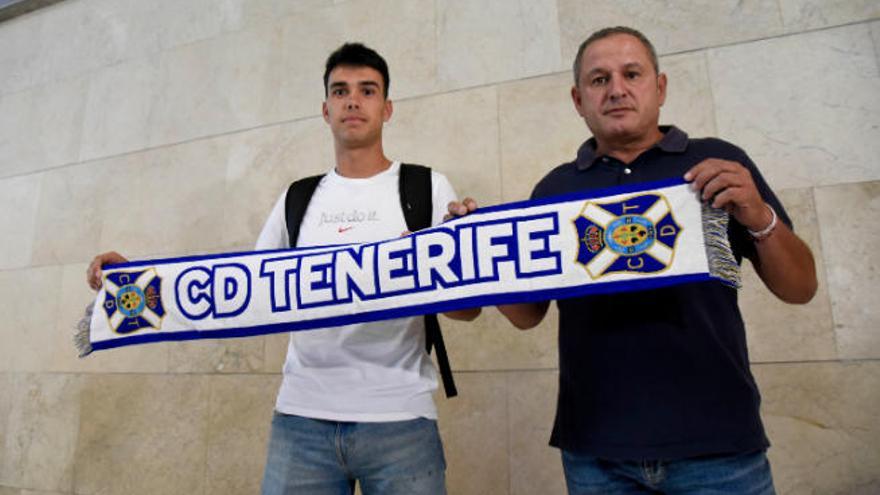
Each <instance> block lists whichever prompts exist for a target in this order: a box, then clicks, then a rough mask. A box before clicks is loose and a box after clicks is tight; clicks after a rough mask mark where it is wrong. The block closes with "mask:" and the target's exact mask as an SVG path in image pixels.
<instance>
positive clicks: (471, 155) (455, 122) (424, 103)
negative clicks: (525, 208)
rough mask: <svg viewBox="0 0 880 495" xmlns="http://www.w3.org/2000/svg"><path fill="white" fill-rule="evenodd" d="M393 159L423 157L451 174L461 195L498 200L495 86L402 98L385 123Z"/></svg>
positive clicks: (485, 202)
mask: <svg viewBox="0 0 880 495" xmlns="http://www.w3.org/2000/svg"><path fill="white" fill-rule="evenodd" d="M385 150H386V152H387V153H386V154H387V155H388V156H389V157H390V158H391V159H396V160H401V161H404V162H409V163H421V164H424V165H429V166H431V167H433V168H435V169H436V170H437V171H438V172H441V173H443V174H444V175H446V176H447V178H449V181H450V182H451V183H452V185H453V187H454V188H455V192H456V193H457V194H458V196H459V197H460V198H465V197H467V196H471V197H474V198H477V199H478V200H479V202H480V204H483V205H490V204H495V203H498V202H500V200H501V195H500V192H501V191H500V190H499V187H498V178H499V175H500V170H499V164H498V156H499V155H498V103H497V96H496V91H495V88H493V87H488V88H479V89H473V90H467V91H460V92H454V93H446V94H441V95H437V96H431V97H426V98H417V99H413V100H407V101H402V102H399V103H398V104H397V105H396V106H395V109H394V115H393V116H392V117H391V121H390V122H389V123H388V124H387V125H386V127H385Z"/></svg>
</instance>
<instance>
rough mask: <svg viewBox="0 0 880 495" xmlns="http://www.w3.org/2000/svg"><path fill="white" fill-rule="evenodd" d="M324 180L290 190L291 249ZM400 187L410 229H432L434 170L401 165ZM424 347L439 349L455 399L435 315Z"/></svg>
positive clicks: (304, 182) (297, 184) (447, 386)
mask: <svg viewBox="0 0 880 495" xmlns="http://www.w3.org/2000/svg"><path fill="white" fill-rule="evenodd" d="M323 177H324V175H315V176H312V177H306V178H304V179H300V180H297V181H294V182H293V183H292V184H291V185H290V188H289V189H288V190H287V197H286V199H285V211H286V215H287V234H288V237H289V240H290V246H291V247H294V246H296V241H297V239H298V238H299V227H300V224H301V223H302V220H303V217H304V216H305V214H306V209H307V208H308V207H309V201H311V199H312V195H313V194H314V193H315V189H316V188H317V187H318V183H319V182H321V179H322V178H323ZM399 188H400V207H401V209H402V210H403V216H404V218H405V219H406V227H407V229H409V230H410V232H415V231H417V230H421V229H423V228H426V227H430V226H431V216H432V214H433V211H432V210H433V201H432V197H431V169H430V168H428V167H425V166H423V165H413V164H408V163H403V164H401V165H400V181H399ZM425 347H426V348H427V351H428V353H429V354H430V353H431V349H432V348H434V349H436V350H437V366H438V367H439V368H440V376H441V378H442V379H443V388H444V390H445V391H446V397H455V396H456V395H458V391H457V390H456V388H455V381H454V380H453V378H452V369H451V368H450V367H449V357H448V356H447V355H446V346H445V345H444V344H443V335H442V334H441V333H440V323H439V322H438V321H437V315H436V314H429V315H425Z"/></svg>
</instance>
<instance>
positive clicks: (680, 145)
mask: <svg viewBox="0 0 880 495" xmlns="http://www.w3.org/2000/svg"><path fill="white" fill-rule="evenodd" d="M660 132H662V133H663V138H662V139H660V141H658V142H657V144H655V145H654V146H653V147H652V149H653V148H660V150H662V151H665V152H667V153H683V152H684V151H685V150H686V149H687V145H688V135H687V133H686V132H684V131H682V130H681V129H679V128H678V127H675V126H674V125H670V126H665V125H661V126H660ZM599 158H601V156H597V155H596V138H590V139H588V140H586V141H584V144H582V145H581V147H580V148H579V149H578V152H577V158H576V159H575V163H576V164H577V168H578V170H586V169H588V168H590V167H592V166H593V164H594V163H596V160H598V159H599Z"/></svg>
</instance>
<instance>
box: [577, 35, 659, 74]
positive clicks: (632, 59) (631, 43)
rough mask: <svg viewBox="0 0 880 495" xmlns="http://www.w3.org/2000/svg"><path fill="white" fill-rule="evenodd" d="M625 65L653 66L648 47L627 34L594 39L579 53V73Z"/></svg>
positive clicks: (612, 68) (617, 67)
mask: <svg viewBox="0 0 880 495" xmlns="http://www.w3.org/2000/svg"><path fill="white" fill-rule="evenodd" d="M627 66H641V67H643V68H645V67H653V63H652V62H651V54H650V52H649V51H648V47H646V46H645V45H643V44H642V42H641V41H639V39H638V38H636V37H635V36H632V35H629V34H613V35H611V36H608V37H606V38H602V39H599V40H596V41H594V42H592V43H590V44H589V46H587V48H586V49H585V50H584V53H583V54H582V55H581V74H587V73H589V72H591V71H594V70H596V69H603V70H614V69H619V68H623V67H627Z"/></svg>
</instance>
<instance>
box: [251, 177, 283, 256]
mask: <svg viewBox="0 0 880 495" xmlns="http://www.w3.org/2000/svg"><path fill="white" fill-rule="evenodd" d="M286 199H287V190H286V189H285V190H284V192H282V193H281V197H279V198H278V201H276V202H275V206H274V207H273V208H272V211H271V212H270V213H269V218H267V219H266V223H264V224H263V230H261V231H260V236H259V237H257V244H256V246H255V247H254V249H256V250H257V251H263V250H267V249H286V248H289V247H290V239H289V237H288V235H287V221H286V214H285V211H284V209H285V205H286Z"/></svg>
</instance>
